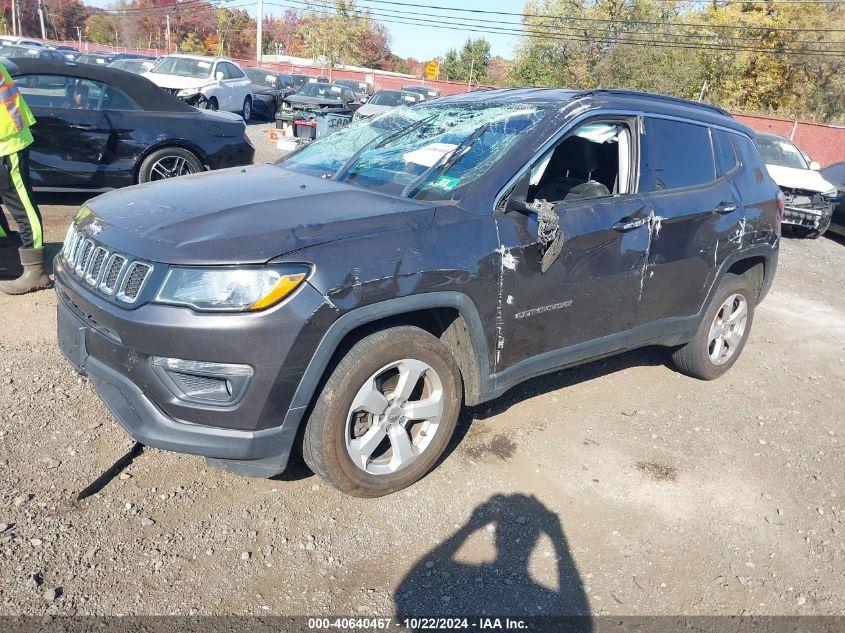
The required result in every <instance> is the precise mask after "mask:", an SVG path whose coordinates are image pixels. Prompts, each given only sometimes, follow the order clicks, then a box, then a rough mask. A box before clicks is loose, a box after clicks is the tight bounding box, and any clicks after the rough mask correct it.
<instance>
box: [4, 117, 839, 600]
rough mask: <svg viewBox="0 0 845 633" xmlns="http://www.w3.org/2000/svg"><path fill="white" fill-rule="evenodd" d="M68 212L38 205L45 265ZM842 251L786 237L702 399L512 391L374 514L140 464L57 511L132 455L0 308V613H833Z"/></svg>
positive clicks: (168, 460)
mask: <svg viewBox="0 0 845 633" xmlns="http://www.w3.org/2000/svg"><path fill="white" fill-rule="evenodd" d="M267 127H269V126H266V125H265V126H258V125H255V126H251V130H250V134H251V136H252V138H253V140H254V141H255V142H256V145H258V147H259V148H260V154H259V160H270V159H272V157H273V156H274V155H275V154H276V151H275V149H274V148H273V147H272V146H270V144H269V143H268V142H267V140H266V139H267V137H266V129H267ZM83 201H84V200H82V199H79V196H76V197H74V196H57V195H53V196H44V197H43V198H42V200H41V203H42V205H43V206H42V211H43V212H44V215H45V220H46V235H47V238H48V240H49V241H50V242H52V243H53V244H54V248H55V247H57V246H58V242H60V241H61V239H62V237H63V236H64V233H65V231H66V228H67V225H68V223H69V221H70V218H71V216H72V214H73V213H74V212H75V210H76V208H77V207H78V205H79V204H81V203H82V202H83ZM843 249H845V245H843V242H842V241H836V240H833V239H821V240H816V241H810V240H797V239H784V240H783V242H782V246H781V263H780V268H779V270H778V274H777V278H776V281H775V287H774V289H773V290H772V292H771V294H770V295H769V297H768V298H767V299H766V301H765V302H764V303H763V304H762V306H760V308H759V309H758V311H757V314H756V317H755V321H754V327H753V330H752V333H751V338H750V340H749V342H748V345H747V347H746V348H745V351H744V354H743V356H742V358H741V359H740V360H739V362H738V363H737V364H736V366H735V367H734V369H733V370H732V371H731V372H730V373H729V374H728V375H727V376H726V377H724V378H722V379H721V380H718V381H715V382H709V383H706V382H699V381H696V380H693V379H690V378H687V377H684V376H682V375H681V374H679V373H677V372H675V371H674V370H673V369H671V368H670V367H669V366H668V365H667V364H666V361H667V354H666V353H665V352H664V351H663V350H660V349H647V350H641V351H637V352H633V353H628V354H625V355H623V356H620V357H615V358H612V359H607V360H604V361H601V362H597V363H593V364H591V365H587V366H583V367H581V368H578V369H575V370H571V371H566V372H561V373H559V374H555V375H552V376H548V377H544V378H541V379H537V380H533V381H531V382H530V383H527V384H525V385H523V386H522V387H520V388H517V389H515V390H513V391H511V392H509V393H508V394H506V395H505V396H503V397H502V398H500V399H499V400H497V401H495V402H493V403H490V404H487V405H484V406H481V407H478V408H475V409H472V410H466V411H465V414H464V416H463V418H462V422H461V424H460V429H459V432H458V434H457V437H456V438H455V440H454V442H453V444H452V447H451V449H450V451H449V452H448V454H447V456H446V457H445V459H444V460H443V462H442V463H441V464H440V466H439V467H438V468H437V469H436V470H435V471H433V472H432V473H431V474H430V475H429V476H428V477H426V478H425V479H424V480H423V481H422V482H420V483H418V484H417V485H415V486H413V487H411V488H410V489H408V490H406V491H403V492H401V493H399V494H396V495H393V496H390V497H387V498H382V499H377V500H361V499H353V498H349V497H345V496H343V495H341V494H339V493H337V492H335V491H334V490H332V489H330V488H328V487H327V486H326V485H325V484H323V483H322V482H321V481H320V480H319V479H317V478H316V477H314V476H312V475H311V474H310V473H308V471H307V470H306V469H305V468H304V467H303V466H301V465H300V464H296V465H295V466H294V467H292V468H291V470H290V472H288V473H286V474H285V476H283V477H282V478H280V479H277V480H250V479H243V478H238V477H236V476H233V475H228V474H225V473H221V472H217V471H212V470H208V469H206V467H205V465H204V462H203V461H202V460H201V459H200V458H196V457H190V456H183V455H176V454H172V453H165V452H161V451H157V450H154V449H147V450H145V452H144V453H143V454H142V455H140V456H139V457H138V458H137V459H136V460H135V461H134V463H133V464H132V465H131V466H130V467H129V468H128V469H127V470H126V472H125V474H124V475H122V476H121V477H120V478H117V479H115V480H114V481H113V482H112V483H110V484H109V485H108V486H107V487H106V488H105V489H104V490H103V491H102V492H101V493H99V494H97V495H96V496H94V497H91V498H89V499H87V500H85V501H82V502H79V503H77V502H76V501H75V498H76V494H77V493H78V492H79V491H80V490H81V489H82V488H84V487H85V486H86V485H87V484H88V483H90V482H91V481H92V480H94V479H95V478H96V477H97V476H98V475H99V474H100V473H102V472H103V470H104V469H106V468H107V467H108V466H110V465H111V464H112V463H113V462H114V460H115V459H117V458H118V457H119V456H120V455H121V454H123V452H125V451H126V450H128V449H129V447H130V446H131V441H130V439H129V438H128V436H127V435H126V434H125V433H124V432H123V431H122V430H121V429H120V428H119V427H118V426H117V424H116V423H115V422H114V421H113V420H112V418H111V417H110V415H109V414H108V413H107V412H106V410H105V409H104V407H103V406H102V404H101V403H100V401H99V399H98V398H97V396H96V395H95V393H94V391H93V389H92V387H91V385H90V384H89V383H88V381H87V380H85V379H83V378H80V377H78V376H76V375H75V374H74V373H73V372H72V370H71V369H70V367H69V366H68V365H67V363H65V361H64V360H63V358H62V357H61V355H60V353H59V351H58V349H57V347H56V343H55V303H56V299H55V296H54V295H53V293H52V292H42V293H38V294H34V295H28V296H24V297H17V298H13V297H6V296H0V323H2V338H0V402H2V407H0V614H2V615H13V614H36V615H41V614H67V613H71V614H73V613H76V614H184V615H187V614H273V615H287V614H307V615H317V614H332V615H342V616H345V615H355V616H357V615H367V614H372V615H376V614H379V615H387V614H393V613H397V612H398V613H403V614H419V613H421V612H424V613H428V614H432V613H443V614H454V613H461V612H473V613H481V612H484V611H486V612H498V613H502V612H508V613H511V614H516V613H522V614H529V613H538V612H539V613H543V612H545V613H556V612H566V613H575V612H589V613H593V614H614V615H615V614H633V615H645V614H679V613H683V614H701V615H709V614H796V615H797V614H819V615H821V614H829V615H845V568H843V565H842V561H843V560H845V546H844V545H843V543H845V541H843V529H845V526H843V516H845V502H843V495H845V459H843V457H845V455H843V445H842V441H843V435H845V428H843V426H845V425H843V414H842V406H843V397H842V394H843V386H845V385H843V382H845V353H843V350H845V296H843V292H842V289H843V288H845V266H843V261H845V259H843V258H844V257H845V250H843Z"/></svg>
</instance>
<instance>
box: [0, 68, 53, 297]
mask: <svg viewBox="0 0 845 633" xmlns="http://www.w3.org/2000/svg"><path fill="white" fill-rule="evenodd" d="M0 82H2V83H0V198H2V202H3V204H5V205H6V208H7V209H8V210H9V213H10V214H11V215H12V217H13V218H14V219H15V222H17V223H18V230H19V233H13V232H12V231H11V230H10V229H9V224H8V222H7V221H6V216H5V215H4V214H3V212H2V211H1V210H0V278H2V277H15V276H17V274H18V273H19V271H20V268H19V267H18V264H20V267H22V268H23V274H21V275H20V276H19V277H17V278H16V279H13V280H12V281H2V282H0V291H2V292H5V293H6V294H10V295H20V294H24V293H26V292H32V291H34V290H41V289H43V288H49V287H50V286H51V281H50V277H48V276H47V274H46V273H45V272H44V236H43V228H42V225H41V213H40V212H39V210H38V207H37V206H36V204H35V202H34V201H33V199H32V187H31V185H30V183H29V149H28V147H29V146H30V145H31V144H32V132H30V130H29V128H30V127H31V126H32V125H33V124H34V123H35V117H34V116H33V115H32V112H31V111H30V109H29V106H28V105H26V101H24V100H23V97H22V96H21V94H20V92H18V88H17V86H16V85H15V82H14V81H12V78H11V76H10V75H9V72H8V71H7V70H6V69H5V68H4V67H3V65H2V64H0Z"/></svg>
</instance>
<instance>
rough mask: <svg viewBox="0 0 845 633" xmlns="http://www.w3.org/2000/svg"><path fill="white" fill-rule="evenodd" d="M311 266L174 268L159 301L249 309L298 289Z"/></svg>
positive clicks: (267, 304) (266, 305) (216, 308)
mask: <svg viewBox="0 0 845 633" xmlns="http://www.w3.org/2000/svg"><path fill="white" fill-rule="evenodd" d="M309 272H310V269H309V268H308V267H307V266H303V265H293V266H290V265H289V266H281V267H279V268H265V267H262V268H171V269H170V270H169V271H168V273H167V277H165V279H164V283H163V284H162V286H161V290H159V292H158V295H157V296H156V301H157V302H159V303H170V304H173V305H182V306H187V307H189V308H194V309H195V310H199V311H201V312H204V311H210V312H245V311H255V310H263V309H265V308H269V307H270V306H273V305H276V304H277V303H279V302H280V301H282V300H283V299H284V298H285V297H287V296H289V295H290V294H291V293H292V292H293V291H294V290H296V289H297V288H298V287H299V286H300V284H302V282H303V281H305V278H306V277H307V276H308V273H309Z"/></svg>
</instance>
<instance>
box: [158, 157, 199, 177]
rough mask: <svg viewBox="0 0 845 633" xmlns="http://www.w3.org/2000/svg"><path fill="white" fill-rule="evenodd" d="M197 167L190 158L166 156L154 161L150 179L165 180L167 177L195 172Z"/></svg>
mask: <svg viewBox="0 0 845 633" xmlns="http://www.w3.org/2000/svg"><path fill="white" fill-rule="evenodd" d="M194 172H195V169H194V167H193V165H191V163H189V162H188V160H187V159H186V158H184V157H182V156H164V157H162V158H160V159H159V160H157V161H156V162H154V163H153V166H152V167H151V168H150V180H164V179H165V178H176V177H177V176H187V175H188V174H193V173H194Z"/></svg>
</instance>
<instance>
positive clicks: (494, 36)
mask: <svg viewBox="0 0 845 633" xmlns="http://www.w3.org/2000/svg"><path fill="white" fill-rule="evenodd" d="M84 1H85V3H86V4H89V5H92V6H97V7H105V6H107V5H109V4H112V2H113V0H84ZM401 1H402V2H410V3H412V4H427V5H434V6H443V7H446V6H451V7H455V8H462V9H483V10H485V11H507V12H511V13H520V12H521V11H522V7H523V2H522V0H401ZM242 2H243V0H239V1H238V4H239V5H242ZM266 2H268V3H269V2H273V0H266ZM256 5H257V2H256ZM356 5H357V6H358V8H360V9H365V8H366V9H369V10H370V11H371V12H372V13H373V14H374V15H373V17H374V19H376V20H377V21H379V22H382V23H383V24H384V26H385V27H386V28H387V30H388V31H389V32H390V44H391V48H392V49H393V52H394V53H396V54H397V55H398V56H399V57H403V58H404V57H414V58H415V59H418V60H420V61H425V60H430V59H433V58H434V57H438V56H443V55H445V53H446V51H448V50H449V49H450V48H460V47H461V46H462V45H463V43H464V42H465V41H466V40H467V38H468V37H470V38H477V37H485V38H487V41H488V42H490V53H491V54H492V55H494V56H495V55H499V56H501V57H505V58H508V59H512V58H513V57H514V55H515V47H516V44H517V41H518V39H519V38H518V37H516V36H512V35H506V34H502V33H478V32H474V31H467V30H464V29H461V28H459V27H458V26H454V28H450V29H446V28H443V27H442V26H440V25H438V24H431V25H429V26H423V25H422V24H417V25H413V26H412V25H409V24H398V23H396V22H397V21H398V22H402V21H407V19H408V18H410V17H412V16H410V15H408V14H405V15H404V16H403V15H401V14H400V15H397V14H395V13H394V14H393V15H388V14H387V13H382V10H385V9H386V10H394V11H408V12H410V11H419V13H418V14H417V16H416V17H417V18H420V19H426V20H432V22H436V21H439V20H440V18H441V16H443V15H444V14H446V15H451V16H454V18H455V19H456V20H461V19H462V20H463V21H464V22H466V21H472V20H476V21H477V20H479V19H482V20H493V21H495V20H498V19H499V18H501V20H502V23H503V24H504V23H505V22H507V24H505V28H518V27H515V26H514V23H516V22H519V18H517V17H514V16H496V15H489V14H472V13H465V14H461V13H455V12H443V11H438V12H434V11H432V12H431V13H430V14H427V13H425V9H415V8H413V7H405V6H399V5H387V4H371V3H370V2H368V1H367V0H357V2H356ZM224 6H225V5H224ZM243 8H244V9H246V10H247V11H248V12H249V14H250V15H252V16H255V13H256V10H255V6H253V7H249V6H243ZM284 11H285V9H284V8H282V7H280V6H278V5H277V6H275V7H274V6H270V5H268V4H265V6H264V13H265V14H268V15H269V14H274V13H275V14H281V13H284ZM379 14H381V15H379ZM446 24H448V20H445V19H444V21H443V26H445V25H446ZM483 24H485V23H482V25H480V26H479V27H477V28H478V29H479V30H484V26H483ZM486 24H489V26H491V27H496V26H497V24H496V23H493V22H488V23H486ZM470 28H476V27H470Z"/></svg>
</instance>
